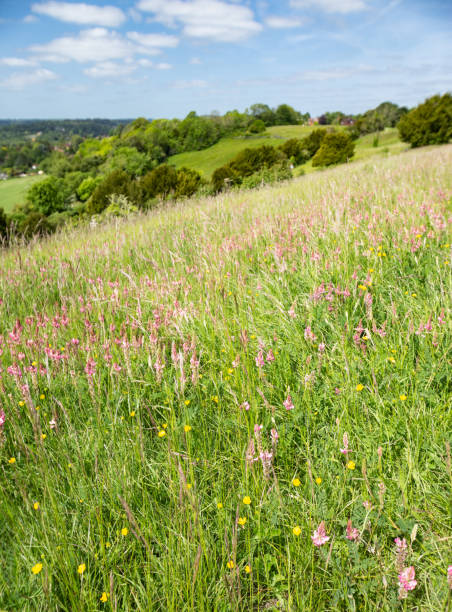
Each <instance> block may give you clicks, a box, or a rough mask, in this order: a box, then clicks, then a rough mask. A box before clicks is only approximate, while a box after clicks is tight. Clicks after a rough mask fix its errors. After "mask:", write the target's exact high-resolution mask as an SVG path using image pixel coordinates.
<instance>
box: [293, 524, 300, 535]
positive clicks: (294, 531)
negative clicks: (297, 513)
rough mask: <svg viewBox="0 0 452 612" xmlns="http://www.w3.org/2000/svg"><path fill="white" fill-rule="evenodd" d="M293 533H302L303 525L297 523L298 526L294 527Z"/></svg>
mask: <svg viewBox="0 0 452 612" xmlns="http://www.w3.org/2000/svg"><path fill="white" fill-rule="evenodd" d="M292 533H293V534H294V536H299V535H300V533H301V527H299V526H298V525H297V526H296V527H294V528H293V529H292Z"/></svg>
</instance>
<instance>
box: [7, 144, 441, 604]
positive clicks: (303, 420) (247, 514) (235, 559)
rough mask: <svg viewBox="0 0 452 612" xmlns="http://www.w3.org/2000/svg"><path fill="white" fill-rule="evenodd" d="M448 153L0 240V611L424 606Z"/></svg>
mask: <svg viewBox="0 0 452 612" xmlns="http://www.w3.org/2000/svg"><path fill="white" fill-rule="evenodd" d="M451 164H452V147H450V146H445V147H441V148H437V149H434V150H430V151H424V152H423V151H417V152H410V153H407V154H404V155H403V156H400V157H393V158H391V159H387V160H379V161H378V162H375V163H373V162H372V163H367V164H365V163H361V164H353V165H350V166H347V167H345V166H343V167H340V168H337V169H334V170H329V171H325V172H322V173H317V174H313V175H309V176H306V177H303V178H302V179H300V180H299V181H295V182H292V183H290V184H287V185H283V186H278V187H272V188H266V189H263V190H256V191H252V192H246V193H244V192H240V193H236V194H233V195H224V196H221V197H218V198H215V199H209V200H205V201H203V202H193V203H188V204H185V205H178V206H174V207H172V208H167V209H163V210H161V211H158V212H156V213H153V214H151V215H149V216H138V217H136V218H134V219H132V220H128V221H121V222H117V223H113V222H112V223H111V224H110V225H105V226H102V227H95V228H84V229H82V228H79V229H77V230H75V231H74V232H72V233H60V234H58V235H55V236H53V237H51V238H49V239H48V240H47V241H43V242H38V243H36V244H33V245H31V246H29V247H22V248H19V247H17V248H12V249H11V250H10V251H5V252H4V253H2V255H1V262H0V295H1V303H0V326H1V327H0V334H1V346H0V352H1V357H0V360H1V367H2V372H1V376H2V378H1V382H0V385H1V395H0V402H1V404H0V422H2V421H4V423H3V424H2V425H0V429H2V431H3V433H2V439H1V443H0V487H1V489H0V491H1V496H0V517H1V520H0V608H4V609H6V610H8V611H12V610H30V611H37V610H43V611H44V610H45V611H48V610H67V611H74V610H83V611H84V610H117V611H126V610H127V611H128V610H174V611H178V612H179V611H182V610H196V611H199V610H206V611H210V610H270V609H275V610H277V609H279V610H291V611H295V610H358V609H359V610H369V611H370V610H377V609H378V610H396V609H405V610H438V611H440V610H444V609H445V607H446V606H447V605H448V602H449V603H450V595H449V594H450V591H449V589H448V582H447V566H448V563H450V562H451V557H450V544H451V532H450V513H449V509H450V494H451V457H450V446H449V438H450V431H451V418H450V408H451V375H450V357H451V353H450V348H451V346H450V338H451V336H450V318H449V317H450V295H451V273H450V265H449V261H450V259H449V256H450V252H449V250H450V245H449V243H448V240H449V239H450V237H449V233H448V232H449V228H450V221H451V214H452V211H451V205H450V203H451V197H452V175H451V173H450V167H451ZM3 412H4V416H2V414H3ZM323 522H324V523H323ZM322 523H323V524H324V526H325V533H322V527H323V525H322ZM319 525H320V528H319ZM315 532H316V533H315ZM322 536H323V537H322ZM347 536H349V537H348V538H347ZM395 538H399V539H398V545H397V544H396V543H395V542H394V539H395ZM408 568H414V572H415V578H414V577H413V576H412V575H411V576H409V575H408V574H409V573H410V572H412V570H409V571H408ZM404 572H405V573H404ZM407 572H408V573H407ZM398 576H402V578H399V577H398ZM414 581H416V584H415V585H414V586H413V584H414ZM404 585H405V586H404Z"/></svg>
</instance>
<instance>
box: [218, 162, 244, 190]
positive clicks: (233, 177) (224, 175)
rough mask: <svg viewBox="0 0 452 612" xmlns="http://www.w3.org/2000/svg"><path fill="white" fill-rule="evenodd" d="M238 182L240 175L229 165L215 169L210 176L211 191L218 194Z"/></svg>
mask: <svg viewBox="0 0 452 612" xmlns="http://www.w3.org/2000/svg"><path fill="white" fill-rule="evenodd" d="M240 182H241V177H240V174H239V173H238V172H237V171H236V170H234V168H232V166H231V165H230V164H227V165H225V166H221V168H217V169H216V170H215V171H214V173H213V174H212V189H213V192H214V193H218V192H219V191H222V190H223V189H225V188H226V187H230V186H232V185H237V184H239V183H240Z"/></svg>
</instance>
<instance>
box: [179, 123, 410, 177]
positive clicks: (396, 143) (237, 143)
mask: <svg viewBox="0 0 452 612" xmlns="http://www.w3.org/2000/svg"><path fill="white" fill-rule="evenodd" d="M317 127H318V126H315V127H308V126H304V125H283V126H275V127H270V128H268V129H267V131H266V132H265V133H264V134H263V135H259V136H254V137H250V138H244V137H236V138H223V139H222V140H220V141H219V142H217V143H216V144H214V145H213V146H212V147H209V148H208V149H204V150H203V151H189V152H187V153H180V154H179V155H173V156H172V157H170V158H169V159H168V162H169V163H170V164H173V165H174V166H175V167H176V168H182V167H183V166H186V167H188V168H193V169H194V170H197V171H198V172H199V173H200V174H201V175H202V176H204V177H205V178H210V176H211V175H212V173H213V171H214V170H216V169H217V168H219V167H220V166H223V165H224V164H226V163H228V162H229V161H231V160H232V159H233V158H234V157H235V156H236V155H237V154H238V153H239V152H240V151H242V150H243V149H245V148H247V147H260V146H262V145H264V144H266V145H272V146H276V147H277V146H278V145H280V144H282V143H283V142H284V141H285V140H289V139H290V138H303V137H305V136H307V135H308V134H309V133H310V132H311V131H312V130H313V129H316V128H317ZM339 129H343V128H339ZM374 137H375V134H368V135H367V136H363V137H362V138H359V139H358V140H357V141H356V149H355V156H354V158H353V159H354V160H359V159H366V158H369V157H373V156H385V155H392V154H394V153H400V152H401V151H403V150H406V149H407V145H406V144H404V143H402V142H401V141H400V140H399V138H398V133H397V130H396V129H395V128H386V130H385V131H384V132H382V133H380V135H379V142H378V146H377V147H374V146H373V141H374ZM300 168H303V170H304V171H305V172H310V171H312V170H313V168H312V165H311V163H310V162H308V163H307V164H304V165H303V166H301V167H300ZM300 168H298V169H296V170H295V174H297V173H298V172H299V170H300Z"/></svg>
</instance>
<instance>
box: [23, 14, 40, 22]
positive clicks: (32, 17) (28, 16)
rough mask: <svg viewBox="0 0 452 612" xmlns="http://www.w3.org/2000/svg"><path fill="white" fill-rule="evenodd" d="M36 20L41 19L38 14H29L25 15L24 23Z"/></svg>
mask: <svg viewBox="0 0 452 612" xmlns="http://www.w3.org/2000/svg"><path fill="white" fill-rule="evenodd" d="M36 21H39V20H38V18H37V17H36V15H27V16H26V17H24V23H35V22H36Z"/></svg>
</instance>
